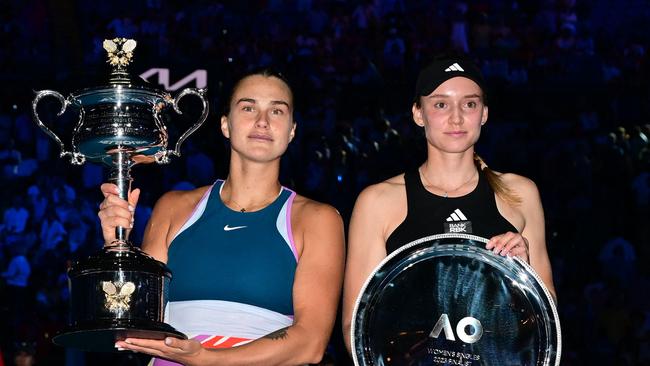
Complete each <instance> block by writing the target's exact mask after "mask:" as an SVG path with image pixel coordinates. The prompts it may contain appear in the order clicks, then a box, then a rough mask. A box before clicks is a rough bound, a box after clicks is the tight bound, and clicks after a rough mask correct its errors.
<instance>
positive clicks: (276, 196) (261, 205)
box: [223, 181, 282, 212]
mask: <svg viewBox="0 0 650 366" xmlns="http://www.w3.org/2000/svg"><path fill="white" fill-rule="evenodd" d="M226 182H227V181H225V182H223V184H224V185H225V184H226ZM281 194H282V187H280V192H278V194H277V195H275V196H273V198H271V199H268V200H264V201H263V202H262V203H260V204H258V205H251V207H250V208H248V209H246V207H244V206H243V205H240V204H239V202H237V201H235V200H234V199H233V198H232V192H231V194H230V196H231V197H230V198H229V199H228V202H231V203H234V204H235V205H236V206H237V207H238V208H239V212H249V211H250V210H251V209H254V208H257V207H266V206H267V205H268V204H269V203H271V202H273V201H275V200H276V199H277V198H278V197H279V196H280V195H281Z"/></svg>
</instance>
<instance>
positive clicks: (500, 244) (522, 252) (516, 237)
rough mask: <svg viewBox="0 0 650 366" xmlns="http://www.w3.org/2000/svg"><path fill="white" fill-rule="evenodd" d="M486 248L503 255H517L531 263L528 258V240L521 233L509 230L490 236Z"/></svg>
mask: <svg viewBox="0 0 650 366" xmlns="http://www.w3.org/2000/svg"><path fill="white" fill-rule="evenodd" d="M485 249H487V250H492V251H493V252H494V253H495V254H499V255H502V256H509V257H511V256H517V257H519V258H520V259H522V260H524V261H525V262H526V263H530V260H529V258H528V240H527V239H526V238H524V237H523V236H521V234H519V233H513V232H510V231H509V232H507V233H505V234H501V235H496V236H493V237H492V238H490V240H489V241H488V242H487V244H486V245H485Z"/></svg>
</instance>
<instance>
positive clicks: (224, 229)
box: [223, 224, 247, 231]
mask: <svg viewBox="0 0 650 366" xmlns="http://www.w3.org/2000/svg"><path fill="white" fill-rule="evenodd" d="M245 227H247V226H230V225H228V224H226V226H224V227H223V231H233V230H238V229H243V228H245Z"/></svg>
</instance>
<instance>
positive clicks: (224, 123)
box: [221, 116, 230, 139]
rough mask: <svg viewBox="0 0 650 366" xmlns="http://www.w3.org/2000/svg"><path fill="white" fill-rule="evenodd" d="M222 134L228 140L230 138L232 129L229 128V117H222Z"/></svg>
mask: <svg viewBox="0 0 650 366" xmlns="http://www.w3.org/2000/svg"><path fill="white" fill-rule="evenodd" d="M221 133H222V134H223V135H224V136H225V137H226V138H227V139H229V138H230V127H229V126H228V117H227V116H221Z"/></svg>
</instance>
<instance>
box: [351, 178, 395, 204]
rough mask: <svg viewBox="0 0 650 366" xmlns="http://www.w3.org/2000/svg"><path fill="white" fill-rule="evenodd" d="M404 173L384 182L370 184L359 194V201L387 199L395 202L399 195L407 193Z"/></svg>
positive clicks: (377, 201) (378, 201)
mask: <svg viewBox="0 0 650 366" xmlns="http://www.w3.org/2000/svg"><path fill="white" fill-rule="evenodd" d="M405 194H406V191H405V190H404V174H400V175H396V176H394V177H391V178H388V179H386V180H385V181H383V182H379V183H376V184H372V185H369V186H368V187H366V188H365V189H364V190H363V191H361V193H360V194H359V198H358V199H357V201H359V202H364V201H373V202H376V203H382V202H385V201H390V202H394V200H395V199H396V198H398V197H399V196H402V195H405Z"/></svg>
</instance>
